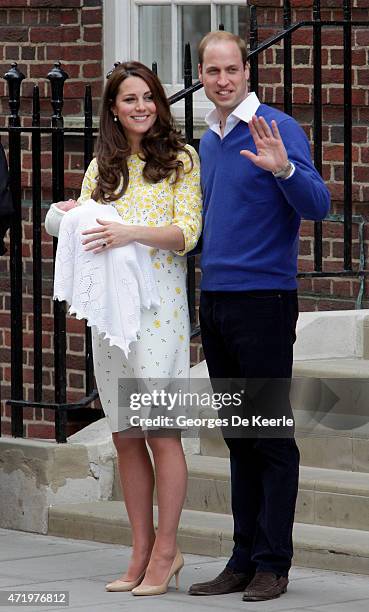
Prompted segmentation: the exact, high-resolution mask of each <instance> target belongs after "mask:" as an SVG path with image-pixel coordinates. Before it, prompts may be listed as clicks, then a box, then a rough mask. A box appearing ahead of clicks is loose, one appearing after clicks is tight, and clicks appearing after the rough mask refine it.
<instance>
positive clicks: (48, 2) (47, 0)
mask: <svg viewBox="0 0 369 612" xmlns="http://www.w3.org/2000/svg"><path fill="white" fill-rule="evenodd" d="M81 2H83V0H29V4H30V6H33V7H50V8H60V7H63V8H73V7H79V6H81Z"/></svg>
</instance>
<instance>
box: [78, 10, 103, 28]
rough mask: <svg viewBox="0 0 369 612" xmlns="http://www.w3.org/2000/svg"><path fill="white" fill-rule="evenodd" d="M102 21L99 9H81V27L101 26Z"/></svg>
mask: <svg viewBox="0 0 369 612" xmlns="http://www.w3.org/2000/svg"><path fill="white" fill-rule="evenodd" d="M102 19H103V15H102V9H101V8H91V9H86V8H83V9H82V25H95V24H100V23H101V24H102Z"/></svg>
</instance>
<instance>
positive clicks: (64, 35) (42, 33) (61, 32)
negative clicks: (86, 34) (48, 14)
mask: <svg viewBox="0 0 369 612" xmlns="http://www.w3.org/2000/svg"><path fill="white" fill-rule="evenodd" d="M80 34H81V31H80V28H79V27H68V28H64V27H60V28H53V27H44V28H42V27H33V28H31V30H30V41H31V42H34V43H39V42H42V43H48V42H50V43H56V42H60V43H63V42H79V41H80Z"/></svg>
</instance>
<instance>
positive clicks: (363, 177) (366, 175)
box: [354, 166, 369, 183]
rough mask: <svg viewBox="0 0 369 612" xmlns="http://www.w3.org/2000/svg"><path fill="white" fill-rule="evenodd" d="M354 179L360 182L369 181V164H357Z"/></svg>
mask: <svg viewBox="0 0 369 612" xmlns="http://www.w3.org/2000/svg"><path fill="white" fill-rule="evenodd" d="M354 181H357V182H358V183H368V182H369V166H355V167H354Z"/></svg>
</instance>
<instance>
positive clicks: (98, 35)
mask: <svg viewBox="0 0 369 612" xmlns="http://www.w3.org/2000/svg"><path fill="white" fill-rule="evenodd" d="M83 40H85V41H86V42H101V40H102V28H101V27H100V26H97V27H86V28H84V32H83Z"/></svg>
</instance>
